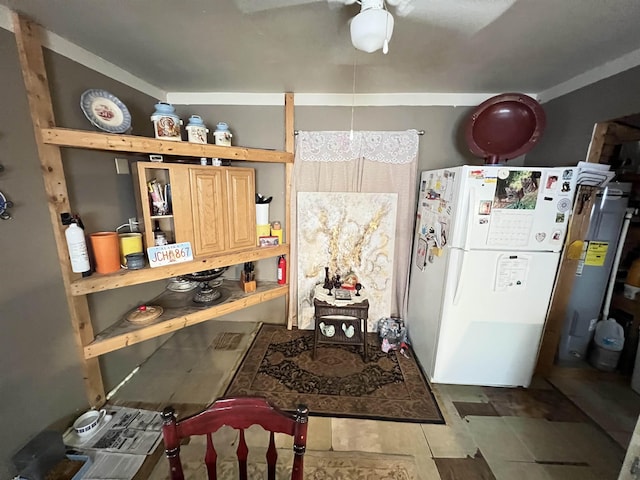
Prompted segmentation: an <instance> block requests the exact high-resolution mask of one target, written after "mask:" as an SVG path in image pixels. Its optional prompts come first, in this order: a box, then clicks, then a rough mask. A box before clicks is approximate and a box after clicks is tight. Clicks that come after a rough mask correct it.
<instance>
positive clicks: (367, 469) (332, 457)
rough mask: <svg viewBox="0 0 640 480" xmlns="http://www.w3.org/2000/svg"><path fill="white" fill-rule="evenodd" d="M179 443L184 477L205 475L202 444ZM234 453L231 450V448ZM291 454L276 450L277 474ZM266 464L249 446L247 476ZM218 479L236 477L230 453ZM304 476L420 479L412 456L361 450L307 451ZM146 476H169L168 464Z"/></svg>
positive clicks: (154, 479) (287, 468) (282, 473)
mask: <svg viewBox="0 0 640 480" xmlns="http://www.w3.org/2000/svg"><path fill="white" fill-rule="evenodd" d="M193 440H194V439H193V438H192V442H191V443H190V444H189V445H183V446H181V447H180V458H181V460H182V468H183V473H184V477H185V479H186V480H201V479H203V478H207V470H206V467H205V465H204V461H203V457H204V451H205V447H204V444H203V442H200V443H202V445H201V444H200V443H198V442H197V441H196V442H194V441H193ZM232 453H233V452H232ZM292 464H293V454H292V453H291V451H290V450H278V466H277V468H276V478H291V465H292ZM266 471H267V466H266V463H265V461H264V454H263V453H262V450H260V451H259V452H256V454H255V455H253V454H252V450H251V449H249V462H248V465H247V474H248V475H247V476H248V478H253V479H257V478H266ZM217 475H218V479H219V480H232V479H233V480H237V479H238V478H239V474H238V463H237V460H236V459H235V457H233V456H232V455H229V456H222V457H220V458H219V459H218V468H217ZM304 478H308V479H314V480H345V479H349V480H371V479H373V478H375V479H377V480H419V478H420V475H419V474H418V468H417V466H416V463H415V460H414V458H413V457H411V456H408V455H388V454H381V453H364V452H333V451H331V452H325V451H307V452H306V453H305V455H304ZM149 480H169V464H168V462H167V459H166V458H164V457H163V458H161V459H160V460H159V461H158V463H157V465H156V467H155V469H154V470H153V472H152V474H151V475H150V476H149Z"/></svg>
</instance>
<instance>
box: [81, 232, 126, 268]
mask: <svg viewBox="0 0 640 480" xmlns="http://www.w3.org/2000/svg"><path fill="white" fill-rule="evenodd" d="M89 239H90V240H91V248H92V249H93V258H94V259H95V261H96V272H98V273H111V272H117V271H118V270H120V244H119V242H118V234H117V233H116V232H96V233H92V234H91V235H89Z"/></svg>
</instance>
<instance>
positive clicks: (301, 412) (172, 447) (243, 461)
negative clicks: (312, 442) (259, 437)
mask: <svg viewBox="0 0 640 480" xmlns="http://www.w3.org/2000/svg"><path fill="white" fill-rule="evenodd" d="M308 415H309V410H308V408H307V407H306V406H305V405H299V406H298V409H297V411H296V413H295V414H289V413H285V412H283V411H281V410H279V409H278V408H276V407H274V406H273V405H271V404H270V403H269V402H267V400H266V399H264V398H257V397H241V398H223V399H220V400H217V401H215V402H214V403H213V404H211V405H210V406H209V407H208V408H207V409H206V410H204V411H203V412H200V413H198V414H196V415H193V416H191V417H189V418H185V419H184V420H180V421H179V422H178V421H177V419H176V416H175V411H174V409H173V407H166V408H165V409H164V410H163V412H162V419H163V426H162V436H163V439H164V446H165V454H166V456H167V459H168V460H169V467H170V473H171V479H172V480H183V479H184V473H183V471H182V463H181V461H180V440H181V439H184V438H188V437H190V436H192V435H206V437H207V438H206V441H207V448H206V453H205V457H204V461H205V465H206V467H207V474H208V477H209V480H217V478H218V477H217V473H216V462H217V459H218V452H216V449H215V447H214V445H213V440H212V434H213V433H215V432H216V431H218V429H220V428H221V427H223V426H225V425H226V426H229V427H232V428H235V429H236V430H239V432H240V438H239V441H238V448H237V451H236V453H237V457H238V470H239V473H240V480H247V456H248V453H249V448H248V447H247V443H246V441H245V435H244V431H245V429H246V428H249V427H250V426H252V425H260V426H261V427H262V428H264V429H265V430H267V431H268V432H270V435H269V447H268V448H267V454H266V460H267V474H268V476H267V478H268V480H275V478H276V477H275V474H276V461H277V458H278V454H277V451H276V446H275V441H274V433H284V434H286V435H290V436H292V437H293V453H294V458H293V469H292V471H291V480H302V468H303V457H304V452H305V448H306V445H307V420H308Z"/></svg>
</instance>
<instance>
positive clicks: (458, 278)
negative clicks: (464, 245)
mask: <svg viewBox="0 0 640 480" xmlns="http://www.w3.org/2000/svg"><path fill="white" fill-rule="evenodd" d="M459 252H460V259H459V260H458V265H456V274H457V275H456V289H455V292H454V294H453V304H454V305H458V301H459V300H460V295H461V294H462V279H463V278H464V276H463V273H464V272H463V270H464V253H465V252H464V250H459ZM451 253H452V252H450V254H451Z"/></svg>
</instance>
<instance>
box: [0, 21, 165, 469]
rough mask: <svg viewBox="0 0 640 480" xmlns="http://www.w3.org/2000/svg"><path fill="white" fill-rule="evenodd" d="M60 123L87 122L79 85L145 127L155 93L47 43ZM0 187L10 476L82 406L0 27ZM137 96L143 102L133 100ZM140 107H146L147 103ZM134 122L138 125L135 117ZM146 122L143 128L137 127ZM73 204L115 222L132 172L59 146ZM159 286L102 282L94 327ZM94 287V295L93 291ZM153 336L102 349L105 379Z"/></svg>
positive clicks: (124, 370)
mask: <svg viewBox="0 0 640 480" xmlns="http://www.w3.org/2000/svg"><path fill="white" fill-rule="evenodd" d="M45 61H46V63H47V68H48V73H49V76H50V83H51V89H52V96H53V99H54V109H55V114H56V119H57V124H58V125H61V126H65V127H75V128H83V129H91V126H90V124H89V123H88V121H87V120H86V119H85V118H84V116H83V114H82V112H81V111H80V108H79V98H80V95H81V93H82V92H83V91H84V90H86V89H88V88H104V89H106V90H108V91H111V92H112V93H114V94H115V95H117V96H118V97H119V98H120V99H121V100H122V101H123V102H124V103H125V104H127V105H128V106H129V108H130V109H131V111H132V115H133V117H134V122H135V123H134V125H135V126H136V127H138V128H136V130H137V133H140V134H144V135H149V134H150V129H149V128H148V122H147V121H145V120H144V119H145V117H147V115H148V114H147V111H149V110H152V105H153V103H154V99H151V98H149V97H148V96H146V95H142V94H140V93H138V92H136V91H134V90H132V89H131V88H129V87H126V86H124V85H122V84H119V83H118V82H115V81H113V80H111V79H109V78H106V77H104V76H102V75H100V74H97V73H95V72H93V71H91V70H89V69H87V68H85V67H83V66H80V65H78V64H76V63H74V62H72V61H69V60H67V59H65V58H63V57H60V56H58V55H55V54H51V53H50V52H48V51H45ZM0 64H1V65H2V74H1V78H2V87H3V88H2V89H1V90H0V104H1V105H2V115H0V163H1V164H3V165H4V167H5V171H4V172H3V173H0V190H1V191H2V192H3V193H4V194H5V195H6V196H7V197H8V198H9V199H10V200H12V201H13V202H14V203H15V207H14V208H13V209H11V213H12V215H13V217H14V218H13V219H12V220H8V221H0V252H1V253H0V259H1V262H0V265H1V266H0V322H2V335H0V371H1V372H2V373H1V374H0V398H1V399H2V402H0V418H2V421H3V432H4V434H3V435H0V452H2V453H0V478H11V475H12V473H13V472H12V464H11V462H10V458H11V456H12V455H13V454H15V453H16V452H17V450H18V449H19V448H20V447H21V446H22V445H24V444H25V443H26V442H27V441H28V440H29V439H30V438H32V437H33V436H34V435H35V434H36V433H38V432H39V431H41V430H42V429H44V428H46V427H47V426H49V425H50V424H53V423H55V422H58V421H60V420H61V419H65V418H72V417H73V416H74V415H75V414H76V413H77V412H80V411H82V410H84V409H85V408H87V406H88V403H87V400H86V398H85V392H84V386H83V382H82V371H81V369H80V363H79V352H78V350H77V347H76V345H75V342H74V339H73V335H72V329H71V324H70V321H69V313H68V308H67V303H66V300H65V295H64V289H63V283H62V277H61V273H60V267H59V264H58V257H57V253H56V248H55V243H54V237H53V231H52V228H51V223H50V220H49V213H48V209H47V201H46V197H45V191H44V184H43V180H42V175H41V173H40V163H39V160H38V154H37V150H36V146H35V141H34V134H33V127H32V125H31V117H30V115H29V107H28V103H27V98H26V92H25V88H24V83H23V80H22V75H21V73H20V72H21V70H20V66H19V61H18V55H17V47H16V43H15V39H14V36H13V34H12V33H11V32H7V31H5V30H2V29H0ZM136 105H140V106H142V107H143V110H138V109H136V108H135V106H136ZM145 110H146V111H145ZM136 124H137V125H136ZM143 125H144V127H145V128H142V126H143ZM64 168H65V171H66V172H67V174H68V177H67V179H68V187H69V191H70V197H71V206H72V208H73V209H74V212H77V213H79V214H80V215H81V217H82V218H83V220H84V221H85V224H86V227H87V232H92V231H97V230H113V229H114V228H115V227H116V226H117V225H118V224H120V223H122V222H123V220H125V219H126V218H128V217H129V216H135V207H134V205H133V196H132V189H131V179H130V177H129V176H117V175H116V174H115V167H114V161H113V156H112V155H107V154H104V153H91V152H84V151H73V150H68V149H67V150H65V151H64ZM157 291H158V286H154V285H151V286H143V287H134V288H132V289H126V291H125V290H123V291H114V292H107V293H104V294H99V295H94V296H93V297H92V298H91V306H92V310H95V311H96V312H98V310H97V309H95V308H93V307H96V306H97V307H99V312H98V313H97V314H96V317H97V329H98V330H99V329H101V328H104V327H105V326H107V325H109V324H111V323H113V321H114V318H116V316H117V315H121V314H122V313H124V312H125V311H126V310H128V309H129V308H131V307H133V306H135V305H136V304H137V302H139V301H141V300H143V299H147V298H149V297H150V296H151V295H155V294H156V293H157ZM94 297H95V298H94ZM160 341H161V339H159V340H157V341H150V342H145V343H144V344H141V345H140V346H134V347H131V348H128V349H125V350H122V351H119V352H116V353H113V354H108V355H105V356H104V357H103V358H102V359H101V365H102V367H103V370H104V373H105V377H106V380H105V384H106V388H107V389H110V388H112V387H113V386H115V385H116V384H117V383H118V382H120V380H121V379H122V378H123V377H124V376H125V375H126V374H128V373H129V372H130V371H131V370H132V369H133V368H134V367H135V366H136V365H137V364H139V363H140V362H141V361H143V360H144V359H145V358H146V357H147V356H148V355H149V354H150V353H151V352H153V351H154V350H155V348H157V346H158V343H159V342H160Z"/></svg>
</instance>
